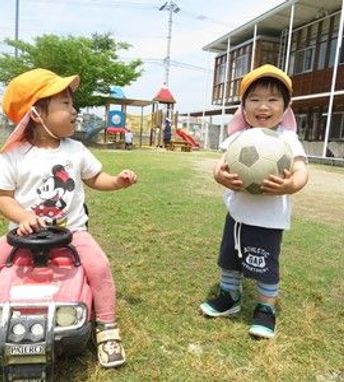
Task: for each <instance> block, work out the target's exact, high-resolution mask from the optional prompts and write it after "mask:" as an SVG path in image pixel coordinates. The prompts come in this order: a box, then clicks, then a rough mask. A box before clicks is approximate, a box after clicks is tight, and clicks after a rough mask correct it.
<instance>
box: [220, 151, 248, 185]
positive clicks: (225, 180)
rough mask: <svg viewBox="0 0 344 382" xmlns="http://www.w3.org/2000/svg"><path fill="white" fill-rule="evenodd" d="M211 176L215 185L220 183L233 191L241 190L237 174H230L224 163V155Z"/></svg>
mask: <svg viewBox="0 0 344 382" xmlns="http://www.w3.org/2000/svg"><path fill="white" fill-rule="evenodd" d="M213 175H214V179H215V180H216V182H217V183H220V184H222V185H223V186H225V187H227V188H229V189H231V190H234V191H241V190H243V183H242V181H241V180H240V178H239V176H238V174H234V173H231V172H230V169H229V168H228V165H227V163H226V161H225V155H223V156H222V158H221V159H220V160H219V161H218V162H217V163H216V165H215V167H214V171H213Z"/></svg>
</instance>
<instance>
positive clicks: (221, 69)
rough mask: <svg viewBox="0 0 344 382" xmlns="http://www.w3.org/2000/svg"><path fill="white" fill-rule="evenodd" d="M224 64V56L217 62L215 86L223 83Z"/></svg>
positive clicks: (225, 62) (225, 61)
mask: <svg viewBox="0 0 344 382" xmlns="http://www.w3.org/2000/svg"><path fill="white" fill-rule="evenodd" d="M226 64H227V60H226V57H225V56H223V57H222V58H221V59H220V60H218V62H217V67H216V75H215V85H218V84H222V83H224V82H225V75H226Z"/></svg>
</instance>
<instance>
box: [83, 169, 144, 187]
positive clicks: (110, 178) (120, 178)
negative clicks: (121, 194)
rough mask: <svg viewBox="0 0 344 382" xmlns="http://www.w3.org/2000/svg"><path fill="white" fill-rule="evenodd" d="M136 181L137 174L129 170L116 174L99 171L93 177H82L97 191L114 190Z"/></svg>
mask: <svg viewBox="0 0 344 382" xmlns="http://www.w3.org/2000/svg"><path fill="white" fill-rule="evenodd" d="M136 182H137V175H136V174H135V173H134V172H133V171H131V170H123V171H121V172H120V173H119V174H118V175H110V174H107V173H106V172H100V173H99V174H97V175H96V176H94V177H93V178H89V179H84V183H85V184H87V186H89V187H90V188H93V189H95V190H99V191H114V190H119V189H121V188H127V187H129V186H131V185H133V184H135V183H136Z"/></svg>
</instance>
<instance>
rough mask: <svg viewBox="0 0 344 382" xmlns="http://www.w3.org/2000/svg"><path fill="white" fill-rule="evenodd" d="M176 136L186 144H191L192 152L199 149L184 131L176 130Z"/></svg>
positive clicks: (197, 144)
mask: <svg viewBox="0 0 344 382" xmlns="http://www.w3.org/2000/svg"><path fill="white" fill-rule="evenodd" d="M176 134H177V135H178V136H179V137H180V138H181V139H182V140H183V141H185V142H188V143H190V144H191V146H192V148H193V150H198V149H199V143H197V142H196V141H195V140H194V139H193V137H192V136H191V135H190V134H188V133H186V132H185V131H184V130H181V129H176Z"/></svg>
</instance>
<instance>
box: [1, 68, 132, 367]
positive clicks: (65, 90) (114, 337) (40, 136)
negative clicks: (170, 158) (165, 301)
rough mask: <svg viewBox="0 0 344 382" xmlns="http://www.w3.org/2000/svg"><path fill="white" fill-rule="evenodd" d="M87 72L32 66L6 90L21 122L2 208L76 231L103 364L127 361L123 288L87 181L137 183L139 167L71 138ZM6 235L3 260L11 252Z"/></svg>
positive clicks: (26, 227) (27, 226)
mask: <svg viewBox="0 0 344 382" xmlns="http://www.w3.org/2000/svg"><path fill="white" fill-rule="evenodd" d="M79 82H80V79H79V76H77V75H74V76H70V77H60V76H58V75H57V74H56V73H53V72H51V71H49V70H46V69H33V70H30V71H28V72H25V73H23V74H21V75H19V76H17V77H15V78H14V79H13V80H12V81H11V82H10V83H9V85H8V87H7V89H6V90H5V93H4V98H3V109H4V112H5V113H6V114H7V116H8V118H9V119H10V120H11V121H12V122H14V123H15V124H16V128H15V129H14V131H13V133H12V134H11V135H10V136H9V138H8V139H7V141H6V142H5V145H4V147H3V148H2V153H1V154H0V165H1V172H0V213H2V215H3V216H5V217H6V218H7V219H8V220H9V221H10V229H12V228H15V227H17V233H18V234H19V235H22V236H23V235H27V234H30V233H32V232H33V231H37V230H39V229H40V228H42V227H45V226H46V225H49V224H53V225H63V226H65V227H67V228H69V229H70V230H71V231H72V232H73V242H72V244H73V245H74V246H75V247H76V249H77V251H78V253H79V256H80V259H81V263H82V265H83V267H84V269H85V271H86V275H87V278H88V281H89V285H90V287H91V290H92V294H93V298H94V308H95V316H96V321H97V328H96V331H97V333H96V334H97V341H98V345H97V349H98V359H99V362H100V363H101V365H102V366H104V367H116V366H119V365H122V364H123V363H124V362H125V353H124V349H123V346H122V344H121V340H120V336H119V329H118V327H117V325H116V320H115V303H116V297H115V294H116V291H115V285H114V282H113V279H112V275H111V269H110V266H109V261H108V259H107V256H106V254H105V253H104V252H103V250H102V249H101V248H100V246H99V245H98V244H97V242H96V241H95V240H94V238H93V237H92V235H91V234H90V233H89V232H88V230H87V225H86V223H87V220H88V216H87V214H86V211H85V208H84V202H85V194H84V188H83V183H85V184H86V185H87V186H89V187H90V188H93V189H96V190H105V191H113V190H119V189H121V188H126V187H129V186H131V185H133V184H134V183H135V182H136V180H137V176H136V174H135V173H134V172H133V171H131V170H123V171H121V172H120V173H119V174H118V175H110V174H107V173H106V172H104V171H103V170H102V165H101V163H100V162H99V161H98V160H97V159H96V158H95V156H94V155H93V154H92V153H91V152H90V151H89V150H88V149H87V148H86V147H85V146H84V145H83V144H82V143H81V142H78V141H75V140H73V139H71V138H70V137H71V136H72V135H73V133H74V127H75V122H76V118H77V111H76V110H75V108H74V106H73V93H74V91H75V90H76V89H77V88H78V85H79ZM9 250H10V248H9V245H8V244H7V242H6V237H5V236H4V237H2V238H1V239H0V264H4V263H5V261H6V256H7V254H8V253H9Z"/></svg>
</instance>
